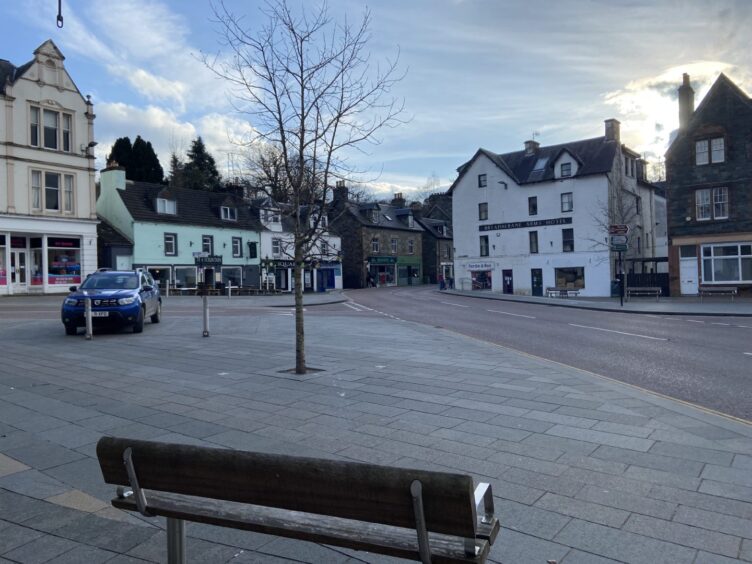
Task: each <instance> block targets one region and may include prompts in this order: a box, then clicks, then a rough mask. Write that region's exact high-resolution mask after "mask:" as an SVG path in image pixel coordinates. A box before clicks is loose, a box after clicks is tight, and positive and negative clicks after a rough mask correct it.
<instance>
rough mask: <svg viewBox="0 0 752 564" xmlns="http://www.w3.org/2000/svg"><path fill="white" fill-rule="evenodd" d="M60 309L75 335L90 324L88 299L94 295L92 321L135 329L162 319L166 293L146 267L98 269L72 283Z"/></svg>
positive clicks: (61, 314) (141, 328) (69, 331)
mask: <svg viewBox="0 0 752 564" xmlns="http://www.w3.org/2000/svg"><path fill="white" fill-rule="evenodd" d="M70 291H71V293H70V294H69V295H68V297H66V298H65V300H64V301H63V307H62V311H61V313H60V316H61V319H62V321H63V325H65V333H66V335H75V334H76V333H77V332H78V328H79V327H85V326H86V317H85V311H86V299H91V316H92V323H93V324H96V325H110V326H120V327H128V326H130V327H132V329H133V332H134V333H141V332H142V331H143V330H144V320H145V319H146V318H147V317H150V318H151V322H152V323H159V321H160V319H161V317H162V297H161V296H160V295H159V286H158V285H157V284H156V283H155V282H154V279H153V278H152V277H151V275H150V274H149V273H148V272H146V271H141V270H125V271H118V270H98V271H97V272H94V273H93V274H90V275H89V276H88V277H87V278H86V280H84V282H83V283H82V284H81V286H80V287H78V288H76V287H75V286H71V288H70Z"/></svg>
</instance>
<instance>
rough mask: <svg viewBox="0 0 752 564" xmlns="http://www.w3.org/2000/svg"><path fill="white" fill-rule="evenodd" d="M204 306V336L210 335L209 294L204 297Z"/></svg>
mask: <svg viewBox="0 0 752 564" xmlns="http://www.w3.org/2000/svg"><path fill="white" fill-rule="evenodd" d="M202 300H203V302H204V303H203V306H204V337H208V336H209V296H206V295H204V296H203V297H202Z"/></svg>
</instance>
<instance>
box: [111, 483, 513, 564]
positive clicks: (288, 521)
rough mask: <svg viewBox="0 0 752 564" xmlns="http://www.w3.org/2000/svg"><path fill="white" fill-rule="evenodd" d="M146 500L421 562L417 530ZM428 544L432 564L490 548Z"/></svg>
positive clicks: (181, 514) (442, 540)
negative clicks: (467, 552)
mask: <svg viewBox="0 0 752 564" xmlns="http://www.w3.org/2000/svg"><path fill="white" fill-rule="evenodd" d="M146 496H147V499H148V500H149V509H150V510H151V511H152V512H153V513H154V514H155V515H158V516H163V517H171V518H174V519H185V520H189V521H195V522H199V523H206V524H209V525H217V526H221V527H230V528H235V529H242V530H247V531H254V532H259V533H266V534H270V535H277V536H282V537H289V538H295V539H301V540H306V541H312V542H319V543H324V544H329V545H335V546H342V547H346V548H351V549H354V550H366V551H370V552H374V553H378V554H386V555H390V556H396V557H399V558H409V559H412V560H419V559H420V557H419V553H418V538H417V535H416V533H415V530H410V529H404V528H398V527H392V526H389V525H378V524H373V523H365V522H362V521H353V520H350V519H342V518H339V517H323V516H321V515H311V514H307V513H301V512H298V511H289V510H286V509H277V508H273V507H261V506H257V505H242V504H238V503H233V502H226V501H217V500H210V499H204V498H200V499H197V498H194V497H192V496H184V495H178V494H163V493H158V492H151V491H149V492H147V493H146ZM112 505H113V506H115V507H117V508H118V509H124V510H127V511H137V508H136V503H135V500H134V499H133V497H128V498H115V499H113V500H112ZM498 529H499V525H498V522H497V523H496V526H495V530H493V531H489V532H492V533H493V537H494V538H495V536H496V533H498ZM429 542H430V546H431V553H432V555H433V558H432V562H433V563H442V564H450V563H452V564H456V563H478V564H480V563H482V562H484V561H485V560H486V557H487V556H488V551H489V545H490V543H489V542H488V540H486V539H485V538H479V539H476V541H475V546H476V549H477V550H476V554H475V556H467V555H465V544H464V539H462V538H461V537H453V536H448V535H441V534H436V533H431V534H429Z"/></svg>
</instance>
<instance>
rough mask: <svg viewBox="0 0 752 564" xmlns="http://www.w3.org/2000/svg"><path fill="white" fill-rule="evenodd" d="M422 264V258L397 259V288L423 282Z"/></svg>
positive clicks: (402, 257) (406, 257)
mask: <svg viewBox="0 0 752 564" xmlns="http://www.w3.org/2000/svg"><path fill="white" fill-rule="evenodd" d="M422 264H423V263H422V261H421V259H420V257H415V256H401V257H397V286H412V285H414V284H420V282H421V280H422V278H421V276H422Z"/></svg>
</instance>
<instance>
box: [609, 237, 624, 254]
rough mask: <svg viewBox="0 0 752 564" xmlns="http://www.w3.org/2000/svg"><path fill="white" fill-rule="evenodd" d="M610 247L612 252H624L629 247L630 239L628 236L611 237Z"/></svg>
mask: <svg viewBox="0 0 752 564" xmlns="http://www.w3.org/2000/svg"><path fill="white" fill-rule="evenodd" d="M610 239H611V241H610V243H609V246H610V247H611V250H612V251H619V252H624V251H626V250H627V248H628V246H629V238H628V237H627V236H626V235H611V237H610Z"/></svg>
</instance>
